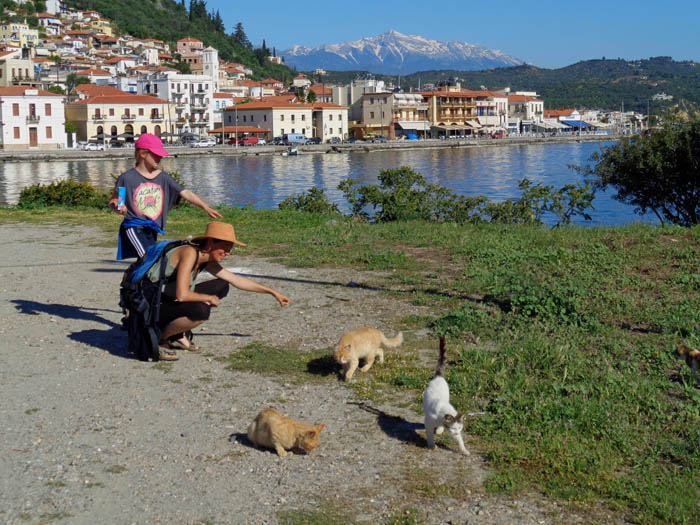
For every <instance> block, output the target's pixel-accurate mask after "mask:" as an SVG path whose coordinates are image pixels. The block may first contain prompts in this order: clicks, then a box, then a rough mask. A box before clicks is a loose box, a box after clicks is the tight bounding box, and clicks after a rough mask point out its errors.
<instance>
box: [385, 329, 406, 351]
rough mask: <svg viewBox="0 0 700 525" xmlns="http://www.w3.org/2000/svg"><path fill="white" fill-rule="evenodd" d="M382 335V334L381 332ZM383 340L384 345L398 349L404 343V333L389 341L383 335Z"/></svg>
mask: <svg viewBox="0 0 700 525" xmlns="http://www.w3.org/2000/svg"><path fill="white" fill-rule="evenodd" d="M380 333H381V332H380ZM381 339H382V344H383V345H384V346H386V347H388V348H396V347H397V346H399V345H400V344H401V343H403V332H399V333H398V335H397V336H396V337H394V338H393V339H389V338H387V337H385V336H384V334H383V333H382V334H381Z"/></svg>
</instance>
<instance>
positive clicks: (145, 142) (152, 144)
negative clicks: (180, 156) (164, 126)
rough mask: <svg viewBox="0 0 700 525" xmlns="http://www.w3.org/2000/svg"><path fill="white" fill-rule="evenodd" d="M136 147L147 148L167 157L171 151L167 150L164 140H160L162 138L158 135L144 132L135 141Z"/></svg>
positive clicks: (155, 153)
mask: <svg viewBox="0 0 700 525" xmlns="http://www.w3.org/2000/svg"><path fill="white" fill-rule="evenodd" d="M134 147H135V148H138V149H147V150H148V151H150V152H151V153H153V154H154V155H158V156H159V157H167V156H168V155H170V153H168V152H167V151H165V149H164V148H163V142H162V141H161V140H160V138H159V137H156V136H155V135H153V134H152V133H144V134H143V135H141V136H140V137H139V138H138V139H137V140H136V142H135V143H134Z"/></svg>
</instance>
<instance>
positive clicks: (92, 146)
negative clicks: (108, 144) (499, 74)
mask: <svg viewBox="0 0 700 525" xmlns="http://www.w3.org/2000/svg"><path fill="white" fill-rule="evenodd" d="M85 150H86V151H104V150H105V145H104V144H102V143H100V142H88V143H87V144H85Z"/></svg>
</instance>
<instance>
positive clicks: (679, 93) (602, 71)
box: [323, 57, 700, 113]
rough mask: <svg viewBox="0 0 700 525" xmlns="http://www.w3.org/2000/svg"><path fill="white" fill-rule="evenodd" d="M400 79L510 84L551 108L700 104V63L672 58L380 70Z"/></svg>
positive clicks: (342, 77) (413, 83) (405, 84)
mask: <svg viewBox="0 0 700 525" xmlns="http://www.w3.org/2000/svg"><path fill="white" fill-rule="evenodd" d="M358 74H367V73H366V72H358V71H352V72H350V71H329V72H328V74H327V75H324V77H323V78H324V80H325V81H326V82H329V83H330V82H334V81H336V80H337V81H344V82H345V81H348V79H350V78H355V77H356V76H357V75H358ZM375 77H376V78H379V79H384V80H391V81H393V82H394V84H396V83H397V82H400V85H401V87H402V88H404V89H407V88H409V87H410V88H413V89H418V86H419V85H420V86H424V85H425V84H426V83H434V82H437V81H440V80H447V79H449V78H454V79H458V80H459V81H460V82H461V84H462V87H464V88H467V89H482V86H483V87H486V88H487V89H496V88H500V87H506V86H509V87H510V88H511V90H512V91H537V93H538V94H539V95H540V96H541V97H542V99H543V100H544V101H545V108H546V109H556V108H572V107H587V108H598V109H611V110H612V109H620V108H621V107H622V106H623V105H624V109H625V110H636V111H640V112H643V113H646V111H647V103H649V105H650V109H651V110H653V112H656V113H660V112H663V110H664V109H666V108H668V107H671V106H678V107H679V108H680V109H681V110H686V111H688V110H690V111H692V110H697V108H700V64H698V63H696V62H690V61H688V62H677V61H674V60H673V59H672V58H670V57H653V58H649V59H646V60H634V61H630V60H623V59H613V60H610V59H606V58H602V59H598V60H586V61H582V62H578V63H576V64H572V65H570V66H566V67H563V68H559V69H543V68H538V67H535V66H533V65H523V66H516V67H509V68H499V69H490V70H487V71H422V72H420V73H415V74H412V75H408V76H405V77H400V79H399V78H398V77H396V76H386V75H375ZM658 93H666V94H668V95H673V100H670V101H655V100H652V97H653V96H654V95H656V94H658Z"/></svg>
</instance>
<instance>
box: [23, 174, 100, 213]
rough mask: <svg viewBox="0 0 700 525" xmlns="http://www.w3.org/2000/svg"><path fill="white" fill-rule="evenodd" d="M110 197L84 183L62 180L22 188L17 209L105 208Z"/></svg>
mask: <svg viewBox="0 0 700 525" xmlns="http://www.w3.org/2000/svg"><path fill="white" fill-rule="evenodd" d="M110 196H111V192H109V191H101V190H98V189H96V188H94V187H93V186H90V185H89V184H88V183H86V182H76V181H74V180H70V179H64V180H59V181H55V182H52V183H50V184H46V185H44V184H35V185H33V186H27V187H26V188H23V189H22V191H21V192H20V194H19V201H18V203H17V206H18V207H19V208H43V207H47V206H69V207H71V206H86V207H91V208H107V202H108V201H109V198H110Z"/></svg>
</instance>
